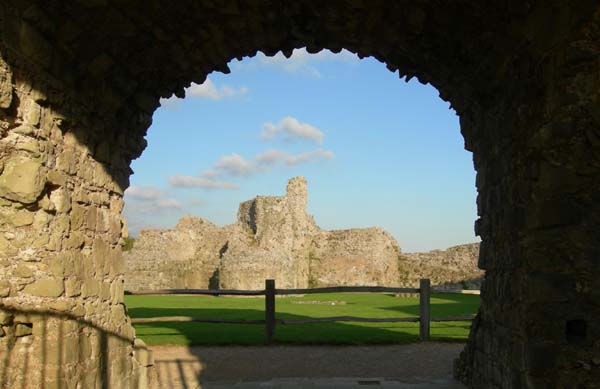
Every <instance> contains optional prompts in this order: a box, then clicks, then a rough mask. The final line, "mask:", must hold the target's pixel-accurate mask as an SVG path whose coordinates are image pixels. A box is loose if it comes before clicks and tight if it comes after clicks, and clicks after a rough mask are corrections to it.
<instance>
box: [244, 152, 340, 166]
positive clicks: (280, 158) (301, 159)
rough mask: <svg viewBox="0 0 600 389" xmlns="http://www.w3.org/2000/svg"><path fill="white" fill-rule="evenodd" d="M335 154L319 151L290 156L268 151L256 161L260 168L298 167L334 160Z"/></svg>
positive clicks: (258, 156) (257, 157)
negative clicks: (279, 165)
mask: <svg viewBox="0 0 600 389" xmlns="http://www.w3.org/2000/svg"><path fill="white" fill-rule="evenodd" d="M334 158H335V154H334V153H333V151H331V150H325V149H318V150H313V151H308V152H305V153H300V154H288V153H286V152H284V151H281V150H267V151H265V152H264V153H261V154H259V155H257V156H256V158H255V160H256V161H257V163H258V164H259V165H260V166H265V167H266V166H274V165H278V164H285V165H287V166H296V165H300V164H303V163H308V162H317V161H319V160H324V159H334Z"/></svg>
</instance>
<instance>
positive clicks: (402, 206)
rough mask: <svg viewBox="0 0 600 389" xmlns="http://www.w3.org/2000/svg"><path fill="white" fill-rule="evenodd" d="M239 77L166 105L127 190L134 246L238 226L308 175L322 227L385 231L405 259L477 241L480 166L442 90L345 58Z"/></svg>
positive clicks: (299, 58) (241, 71)
mask: <svg viewBox="0 0 600 389" xmlns="http://www.w3.org/2000/svg"><path fill="white" fill-rule="evenodd" d="M230 68H231V73H230V74H227V75H225V74H222V73H212V74H210V75H209V77H208V79H207V81H205V82H204V83H203V84H202V85H196V84H193V85H192V86H191V87H190V88H188V89H187V91H186V95H187V96H186V98H185V99H177V98H175V97H172V98H170V99H165V100H162V106H161V107H160V108H159V109H158V110H157V111H156V112H155V114H154V117H153V124H152V126H151V127H150V129H149V130H148V135H147V140H148V147H147V149H146V150H145V151H144V153H143V155H142V156H141V157H140V158H139V159H137V160H135V161H134V162H133V164H132V168H133V170H134V174H133V175H132V177H131V187H130V188H129V189H128V190H127V191H126V192H125V210H124V215H125V218H126V219H127V222H128V226H129V229H130V232H131V234H132V235H134V236H135V235H136V234H137V233H138V232H139V230H140V229H145V228H170V227H173V226H174V225H175V224H176V222H177V220H178V219H179V218H180V217H181V216H183V215H186V214H191V215H196V216H200V217H202V218H205V219H208V220H210V221H212V222H213V223H216V224H219V225H224V224H229V223H233V222H234V221H235V217H236V213H237V208H238V204H239V203H240V202H242V201H244V200H247V199H250V198H252V197H254V196H256V195H259V194H260V195H282V194H284V192H285V186H286V182H287V180H288V179H289V178H291V177H294V176H298V175H302V176H305V177H306V178H307V180H308V185H309V199H308V212H309V213H311V214H313V215H314V217H315V220H316V222H317V224H318V225H319V226H320V227H321V228H323V229H344V228H352V227H369V226H380V227H382V228H384V229H386V230H387V231H388V232H390V233H391V234H392V235H394V236H395V237H396V239H397V240H398V243H399V244H400V247H401V248H402V251H404V252H411V251H424V250H432V249H444V248H446V247H449V246H452V245H456V244H462V243H469V242H475V241H478V238H476V237H475V235H474V232H473V222H474V220H475V219H476V206H475V198H476V189H475V172H474V169H473V162H472V155H471V153H470V152H467V151H466V150H464V141H463V138H462V135H461V134H460V131H459V123H458V117H457V116H456V114H455V112H454V111H453V110H451V109H449V104H448V103H446V102H444V101H442V100H441V99H440V98H439V97H438V92H437V90H436V89H435V88H433V87H432V86H430V85H421V84H420V83H418V82H417V81H414V80H413V81H411V82H408V83H405V82H404V80H401V79H399V77H398V74H397V73H392V72H390V71H389V70H387V69H386V67H385V65H384V64H382V63H380V62H378V61H376V60H375V59H373V58H365V59H362V60H359V59H358V58H357V57H356V56H354V55H353V54H351V53H348V52H345V51H343V52H342V53H340V54H333V53H331V52H328V51H322V52H320V53H318V54H315V55H311V54H308V53H307V52H306V51H305V50H296V51H295V52H294V55H293V56H292V57H291V58H290V59H285V57H283V56H282V55H281V53H279V54H278V55H277V56H275V57H265V56H264V55H262V54H260V53H259V55H257V56H255V57H253V58H245V59H244V60H242V61H237V60H234V61H232V62H231V63H230Z"/></svg>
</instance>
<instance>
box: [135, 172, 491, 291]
mask: <svg viewBox="0 0 600 389" xmlns="http://www.w3.org/2000/svg"><path fill="white" fill-rule="evenodd" d="M306 186H307V183H306V180H305V179H304V178H303V177H296V178H293V179H291V180H290V181H289V183H288V186H287V191H286V195H285V196H277V197H275V196H257V197H256V198H254V199H252V200H248V201H245V202H243V203H241V204H240V207H239V210H238V220H237V222H236V223H235V224H232V225H228V226H225V227H218V226H216V225H214V224H212V223H210V222H208V221H206V220H203V219H200V218H197V217H184V218H182V219H181V220H180V222H179V223H178V224H177V226H176V227H175V229H173V230H164V231H159V230H149V231H142V232H141V233H140V236H139V237H138V239H137V240H136V242H135V244H134V247H133V249H132V250H130V251H128V252H126V253H125V254H124V257H125V265H126V275H125V289H126V290H140V289H168V288H177V289H179V288H199V289H205V288H221V289H262V288H263V287H264V280H265V279H269V278H271V279H275V280H277V286H278V287H280V288H306V287H319V286H335V285H348V286H350V285H380V286H417V285H418V280H419V278H422V277H424V276H426V277H430V278H431V279H432V282H433V283H434V284H436V285H438V284H448V283H457V282H463V281H466V280H470V279H474V278H478V277H480V276H481V273H482V272H481V271H479V270H478V269H477V255H478V247H479V245H478V244H473V245H465V246H456V247H453V248H450V249H448V250H447V251H439V250H435V251H431V252H429V253H413V254H401V250H400V247H399V246H398V243H397V242H396V240H395V239H394V238H393V237H392V236H391V235H390V234H389V233H387V232H386V231H384V230H383V229H381V228H378V227H372V228H358V229H349V230H335V231H323V230H321V229H319V227H317V225H316V224H315V222H314V220H313V218H312V216H310V215H308V214H307V213H306V201H307V190H306Z"/></svg>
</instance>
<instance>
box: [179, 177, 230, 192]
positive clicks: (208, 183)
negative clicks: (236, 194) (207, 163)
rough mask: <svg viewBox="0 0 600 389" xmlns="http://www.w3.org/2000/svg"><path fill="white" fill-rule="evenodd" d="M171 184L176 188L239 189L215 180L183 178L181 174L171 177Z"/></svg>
mask: <svg viewBox="0 0 600 389" xmlns="http://www.w3.org/2000/svg"><path fill="white" fill-rule="evenodd" d="M169 184H171V186H174V187H176V188H205V189H239V187H238V186H237V185H235V184H232V183H229V182H223V181H217V180H215V179H214V178H209V177H193V176H183V175H180V174H177V175H174V176H171V177H169Z"/></svg>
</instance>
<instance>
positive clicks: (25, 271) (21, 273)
mask: <svg viewBox="0 0 600 389" xmlns="http://www.w3.org/2000/svg"><path fill="white" fill-rule="evenodd" d="M13 275H14V276H15V277H21V278H29V277H31V276H33V271H31V268H30V267H29V266H27V265H25V264H23V263H21V264H19V265H17V267H16V268H15V269H14V270H13Z"/></svg>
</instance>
